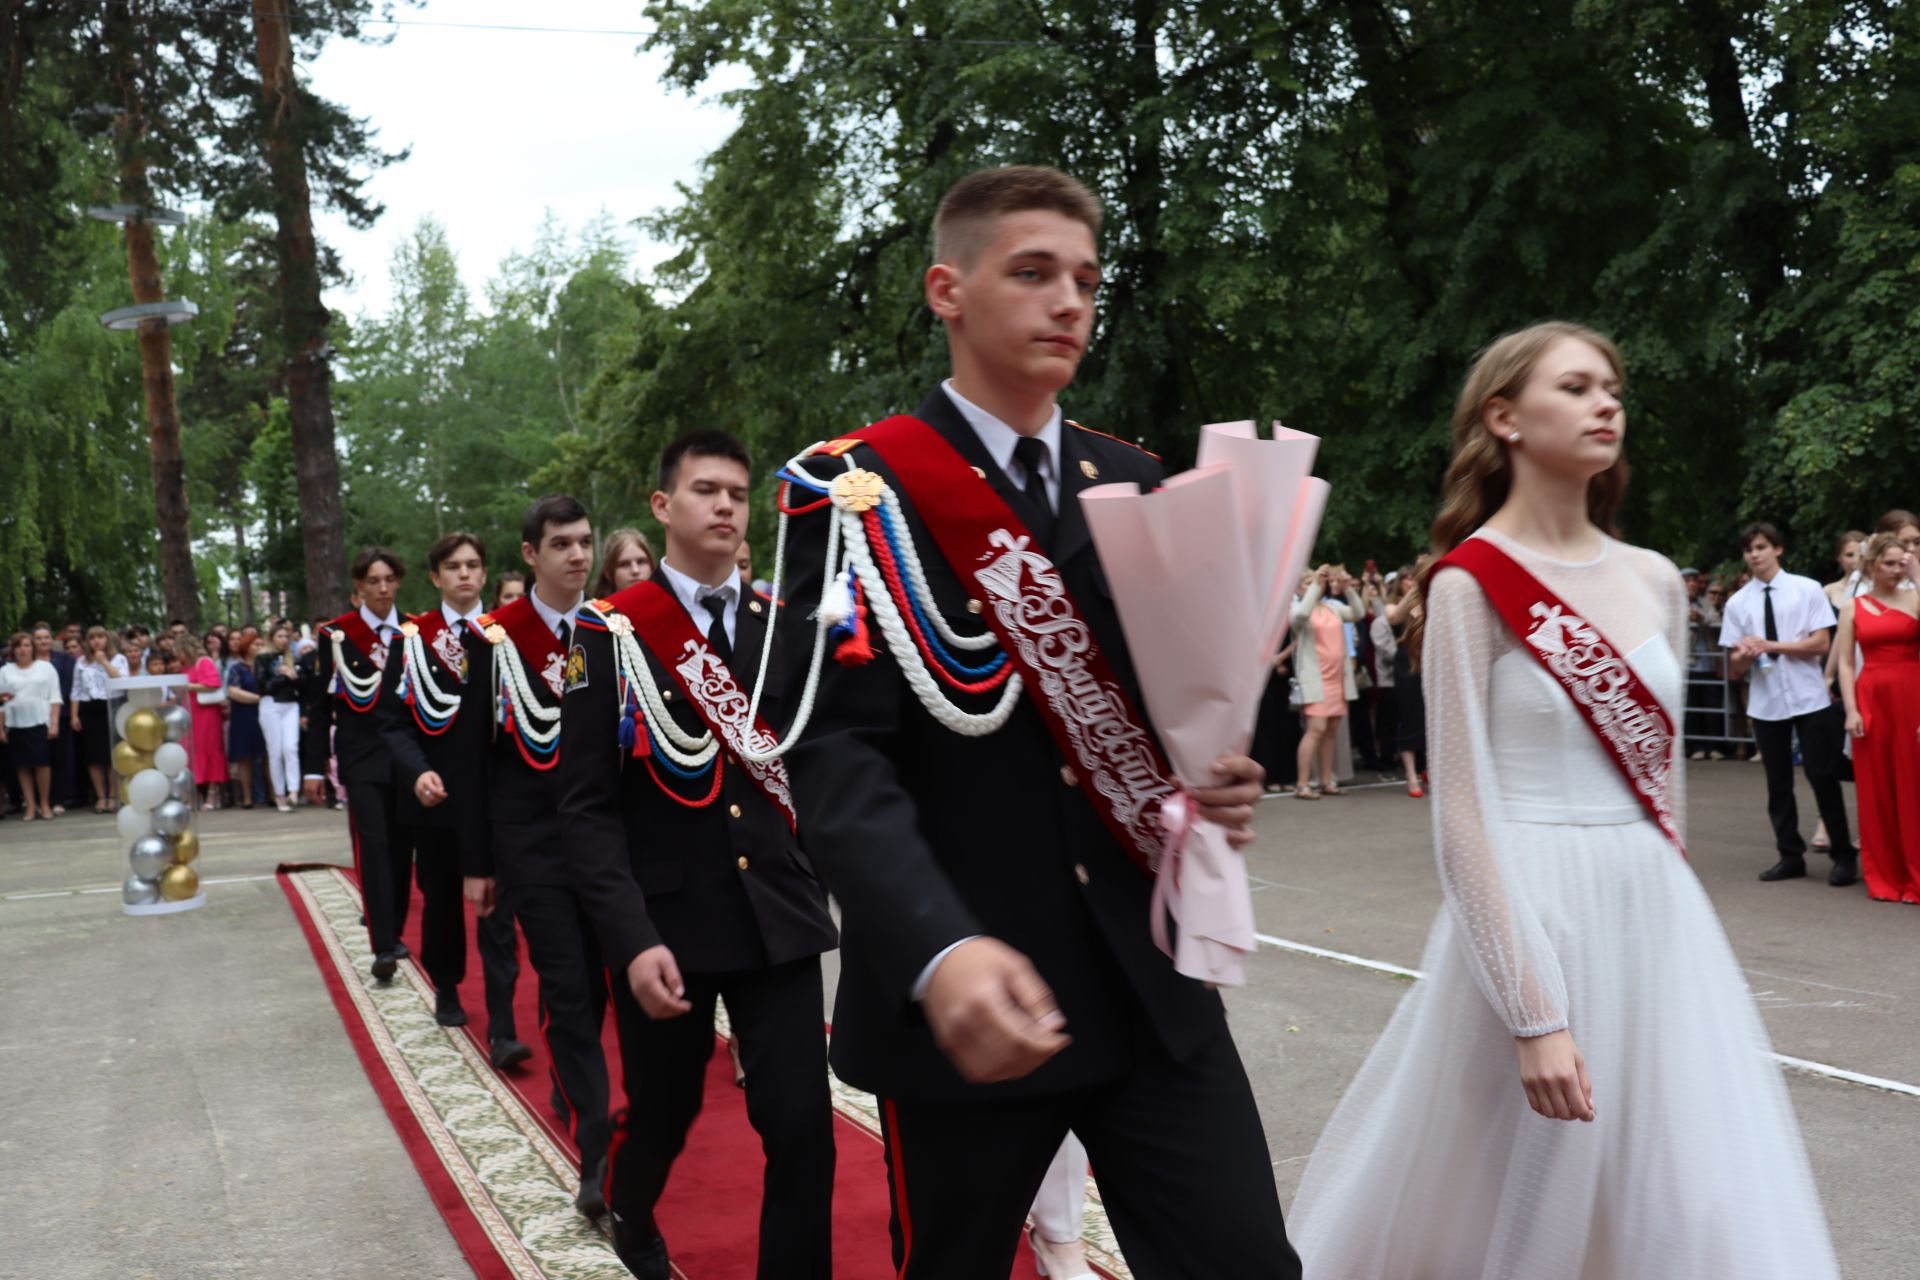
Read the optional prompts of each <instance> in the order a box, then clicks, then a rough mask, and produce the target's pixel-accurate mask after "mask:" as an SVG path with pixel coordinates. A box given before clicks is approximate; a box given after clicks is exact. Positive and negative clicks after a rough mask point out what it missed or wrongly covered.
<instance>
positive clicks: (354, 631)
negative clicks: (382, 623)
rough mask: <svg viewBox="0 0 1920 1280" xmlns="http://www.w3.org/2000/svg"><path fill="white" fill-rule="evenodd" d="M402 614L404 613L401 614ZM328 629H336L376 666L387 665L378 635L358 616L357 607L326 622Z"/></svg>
mask: <svg viewBox="0 0 1920 1280" xmlns="http://www.w3.org/2000/svg"><path fill="white" fill-rule="evenodd" d="M403 616H404V615H403ZM327 629H328V630H330V631H338V632H339V633H340V634H341V635H342V636H343V637H345V639H346V641H347V643H348V644H351V645H352V646H353V647H354V648H356V649H358V650H359V651H360V656H361V657H363V658H365V659H366V660H367V661H368V662H371V663H372V664H373V665H374V666H376V667H381V668H384V667H385V666H386V665H387V661H386V654H385V653H383V652H382V651H381V647H380V637H379V636H376V635H375V634H374V633H373V628H372V627H370V626H368V625H367V620H366V619H365V618H363V617H361V616H360V611H359V610H358V609H351V610H349V611H347V612H346V613H343V614H341V615H340V616H339V617H337V618H335V619H334V620H333V621H332V622H329V623H328V624H327Z"/></svg>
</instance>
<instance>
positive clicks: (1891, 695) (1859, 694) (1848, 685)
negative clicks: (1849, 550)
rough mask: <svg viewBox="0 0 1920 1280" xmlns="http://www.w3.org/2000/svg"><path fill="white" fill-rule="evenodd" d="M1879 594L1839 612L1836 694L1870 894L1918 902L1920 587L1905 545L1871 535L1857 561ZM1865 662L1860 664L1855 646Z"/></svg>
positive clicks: (1862, 866) (1855, 601) (1892, 538)
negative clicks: (1848, 741) (1910, 576)
mask: <svg viewBox="0 0 1920 1280" xmlns="http://www.w3.org/2000/svg"><path fill="white" fill-rule="evenodd" d="M1861 568H1862V571H1863V572H1864V573H1865V574H1866V575H1867V576H1868V577H1869V578H1870V580H1871V581H1872V583H1873V590H1872V591H1871V592H1870V593H1868V594H1866V595H1863V596H1859V597H1857V598H1855V599H1853V600H1849V601H1848V602H1847V605H1846V608H1845V609H1844V610H1842V611H1841V614H1840V635H1839V638H1838V640H1837V641H1836V642H1835V646H1834V647H1835V648H1837V649H1838V650H1839V651H1840V696H1841V697H1842V698H1843V699H1844V700H1845V702H1846V704H1847V732H1848V733H1851V734H1852V735H1853V738H1854V744H1853V774H1854V783H1855V786H1856V788H1857V789H1858V792H1859V797H1860V870H1861V872H1862V874H1864V875H1865V877H1866V881H1867V895H1868V896H1869V897H1872V898H1877V899H1879V900H1880V901H1882V902H1911V903H1915V904H1920V591H1916V590H1914V589H1913V588H1912V587H1911V586H1908V585H1906V582H1905V579H1906V577H1907V572H1908V569H1907V549H1906V547H1905V546H1904V545H1903V544H1902V543H1901V541H1900V539H1899V538H1898V537H1896V536H1895V535H1893V534H1891V533H1881V534H1875V535H1874V537H1873V540H1872V541H1870V542H1869V543H1867V551H1866V555H1865V556H1863V557H1862V559H1861ZM1856 643H1857V644H1858V645H1859V646H1860V658H1861V662H1860V666H1859V667H1858V669H1857V670H1856V668H1855V666H1854V645H1855V644H1856Z"/></svg>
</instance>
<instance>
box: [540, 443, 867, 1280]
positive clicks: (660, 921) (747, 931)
mask: <svg viewBox="0 0 1920 1280" xmlns="http://www.w3.org/2000/svg"><path fill="white" fill-rule="evenodd" d="M660 479H661V484H662V486H663V487H662V489H661V490H660V491H659V492H656V493H655V494H654V495H653V514H654V517H655V518H656V519H657V520H658V521H659V522H660V526H661V528H663V529H664V530H665V531H666V554H665V555H664V556H663V557H662V558H661V561H660V565H659V572H658V573H656V574H655V575H654V576H653V577H652V578H651V579H647V580H644V581H641V582H637V583H635V584H633V585H632V586H630V587H627V588H626V589H625V590H622V591H620V592H617V593H616V594H615V595H613V596H612V597H611V598H609V599H606V600H596V601H593V602H592V603H591V604H590V605H589V606H588V607H587V608H586V609H584V610H583V611H582V613H581V620H580V641H579V648H578V650H577V653H578V655H579V660H578V662H577V663H576V662H574V661H572V660H570V661H569V664H568V673H567V694H566V701H565V712H564V717H563V721H562V723H563V726H564V727H563V731H562V737H563V738H564V740H565V741H566V744H567V747H566V750H567V765H566V778H565V781H564V783H563V789H562V793H561V801H560V805H561V817H562V824H563V832H562V834H563V838H564V844H565V847H566V850H567V857H568V859H569V861H570V863H571V865H572V868H573V870H574V873H575V876H576V883H577V884H578V885H579V888H580V893H581V896H582V897H583V898H584V899H585V901H586V904H587V910H588V912H589V914H590V915H591V916H592V917H593V924H594V930H595V932H596V933H598V934H599V936H600V940H601V947H602V949H603V951H604V953H605V955H606V961H607V968H608V971H609V973H610V975H611V976H612V977H613V979H614V982H615V986H614V993H613V1001H614V1012H615V1015H616V1016H617V1018H618V1019H619V1028H620V1057H621V1061H622V1063H623V1064H624V1071H625V1074H626V1093H627V1099H628V1112H627V1118H626V1121H625V1126H624V1129H623V1132H622V1136H621V1140H620V1141H619V1142H617V1143H616V1144H615V1147H616V1151H617V1155H616V1156H615V1158H614V1162H613V1165H612V1167H611V1168H610V1169H609V1170H608V1171H607V1203H608V1206H609V1207H610V1208H611V1209H612V1211H613V1214H614V1229H613V1242H614V1248H615V1250H616V1251H617V1252H618V1253H619V1255H620V1258H621V1260H622V1261H623V1262H625V1263H626V1264H627V1266H628V1268H629V1269H630V1270H632V1271H633V1273H634V1274H635V1275H637V1276H641V1277H646V1278H647V1280H655V1278H657V1280H667V1277H668V1276H670V1275H671V1274H672V1272H671V1270H670V1268H669V1265H668V1261H667V1249H666V1242H665V1241H664V1240H662V1239H661V1237H660V1230H659V1228H658V1227H657V1226H656V1225H655V1223H654V1218H653V1208H654V1204H655V1203H656V1202H657V1201H658V1200H659V1198H660V1193H661V1190H662V1189H663V1188H664V1187H665V1186H666V1183H667V1175H668V1173H669V1171H670V1170H671V1169H672V1167H673V1161H674V1158H675V1157H676V1156H677V1155H679V1153H680V1150H681V1148H682V1147H683V1146H685V1144H686V1136H687V1130H688V1128H689V1126H691V1125H692V1123H693V1120H694V1117H695V1116H696V1115H698V1114H699V1111H700V1099H701V1092H702V1089H703V1087H704V1082H705V1077H706V1063H707V1059H708V1058H709V1057H711V1056H712V1054H713V1048H714V1009H715V1004H716V1002H717V1000H719V999H720V998H723V997H724V998H725V1000H726V1003H727V1012H728V1015H729V1017H730V1019H731V1021H732V1024H733V1025H732V1030H733V1032H734V1034H735V1035H736V1036H738V1038H739V1043H740V1052H741V1057H742V1066H743V1067H744V1069H745V1075H746V1090H747V1117H748V1119H749V1120H750V1121H751V1122H752V1124H753V1127H754V1128H755V1130H756V1131H758V1132H759V1134H760V1138H761V1144H762V1146H763V1148H764V1149H765V1151H766V1158H767V1166H766V1177H765V1180H764V1183H763V1190H762V1194H761V1201H760V1260H759V1267H758V1275H759V1276H760V1277H762V1280H772V1277H776V1276H778V1277H793V1278H795V1280H799V1278H802V1277H805V1278H811V1280H830V1278H831V1276H832V1275H833V1247H832V1216H833V1168H834V1150H833V1106H832V1100H831V1095H830V1093H829V1092H828V1084H827V1044H826V1035H825V1032H824V1027H825V1020H826V1010H825V1006H824V1001H823V992H822V989H821V979H820V954H821V952H823V951H829V950H831V949H832V948H833V946H834V945H835V941H836V939H835V935H834V928H833V921H832V918H831V917H830V916H829V915H828V914H827V903H826V896H825V895H824V894H823V893H822V892H821V890H820V885H819V883H818V881H816V880H815V879H814V876H813V873H812V870H811V867H810V864H809V863H808V862H807V858H806V855H805V854H804V853H803V852H801V848H800V843H799V840H798V838H797V836H796V834H795V828H794V817H793V808H792V800H791V789H790V788H789V786H788V784H787V781H786V770H785V768H784V766H782V765H781V764H780V762H779V761H777V760H774V761H757V760H754V759H752V758H751V757H749V758H746V759H742V755H741V753H742V748H743V746H745V747H747V749H748V750H750V751H760V750H764V749H765V748H767V747H770V746H772V745H773V743H774V738H773V735H772V731H771V730H769V729H766V728H765V723H766V721H765V718H764V717H763V718H762V721H761V723H760V724H759V725H757V726H756V725H753V724H751V723H743V722H742V720H741V717H740V713H741V712H742V711H743V710H744V708H745V705H746V700H747V697H748V694H749V693H750V692H751V690H752V689H753V686H754V679H755V676H756V675H757V674H758V672H759V669H760V661H761V654H762V650H763V646H764V643H765V641H766V637H767V629H768V628H769V627H771V626H773V616H772V608H771V606H770V605H768V604H767V603H766V602H765V601H763V600H761V599H760V598H759V597H757V596H755V595H753V594H752V593H751V592H750V591H748V590H747V589H746V588H744V587H743V586H742V584H741V582H740V578H739V572H738V570H737V568H736V567H735V555H736V553H737V551H738V550H739V547H740V545H741V542H742V540H743V539H744V538H745V536H746V531H747V515H748V512H749V510H750V508H749V505H748V495H749V492H750V489H751V485H752V474H751V472H750V470H749V462H748V458H747V451H746V449H745V448H744V447H743V446H742V445H741V444H740V442H739V441H738V440H735V439H734V438H733V437H732V436H729V435H726V434H724V433H722V432H718V431H701V432H695V433H693V434H691V435H687V436H682V437H681V438H680V439H678V440H676V441H674V442H673V443H672V444H671V445H669V446H668V447H667V451H666V453H665V455H664V456H663V457H662V459H661V464H660ZM622 690H626V691H629V693H630V695H631V699H630V705H629V702H628V701H626V700H623V697H622ZM776 705H777V699H776V700H773V701H770V702H769V703H768V706H769V707H773V706H776ZM774 714H775V715H776V716H777V715H778V712H775V713H774Z"/></svg>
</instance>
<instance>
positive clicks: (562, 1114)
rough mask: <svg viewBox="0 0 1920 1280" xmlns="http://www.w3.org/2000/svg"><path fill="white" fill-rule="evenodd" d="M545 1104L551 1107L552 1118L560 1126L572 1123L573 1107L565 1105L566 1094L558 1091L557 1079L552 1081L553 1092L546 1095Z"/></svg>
mask: <svg viewBox="0 0 1920 1280" xmlns="http://www.w3.org/2000/svg"><path fill="white" fill-rule="evenodd" d="M547 1105H548V1106H550V1107H552V1108H553V1114H554V1118H555V1119H557V1120H558V1121H559V1122H560V1125H561V1127H562V1128H567V1127H569V1126H571V1125H572V1124H573V1108H572V1107H570V1106H568V1105H567V1095H566V1094H564V1093H562V1092H560V1085H559V1082H558V1081H555V1082H554V1086H553V1092H552V1093H550V1094H548V1095H547Z"/></svg>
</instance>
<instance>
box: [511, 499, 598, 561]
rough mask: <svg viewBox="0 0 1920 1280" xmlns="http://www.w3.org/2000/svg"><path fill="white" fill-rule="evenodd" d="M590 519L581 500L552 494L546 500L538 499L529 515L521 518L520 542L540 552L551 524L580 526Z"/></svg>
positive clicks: (530, 508)
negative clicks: (580, 523) (541, 544)
mask: <svg viewBox="0 0 1920 1280" xmlns="http://www.w3.org/2000/svg"><path fill="white" fill-rule="evenodd" d="M586 519H588V516H587V509H586V508H585V507H583V506H581V505H580V503H579V500H578V499H576V498H573V497H570V496H568V495H567V494H564V493H550V494H548V495H547V496H546V497H544V498H536V499H534V501H533V504H532V505H531V506H529V507H528V508H527V514H526V515H524V516H522V517H520V541H522V542H524V543H526V544H527V545H528V546H530V547H532V548H534V549H535V550H538V549H539V547H540V543H541V541H542V540H543V539H545V538H546V536H547V526H548V525H550V524H578V523H579V522H580V521H582V520H586Z"/></svg>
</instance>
